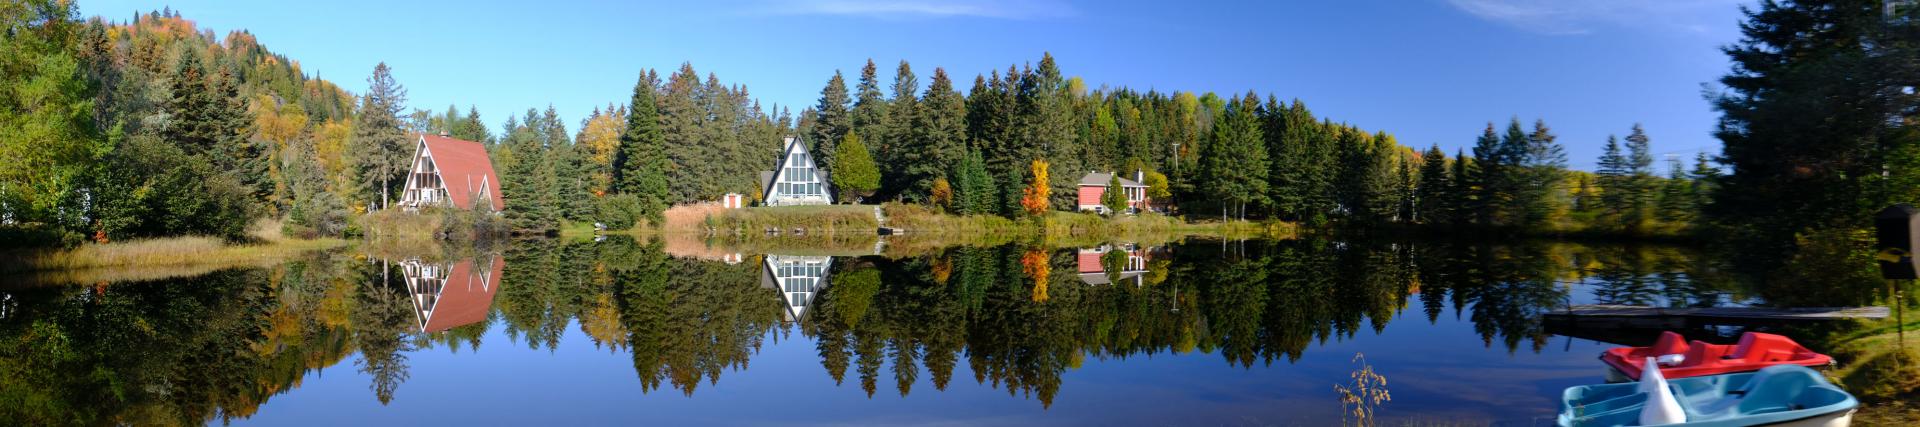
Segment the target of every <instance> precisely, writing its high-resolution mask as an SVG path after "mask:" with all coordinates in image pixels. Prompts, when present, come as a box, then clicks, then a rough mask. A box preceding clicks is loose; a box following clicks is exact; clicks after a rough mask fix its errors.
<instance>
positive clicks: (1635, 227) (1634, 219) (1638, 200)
mask: <svg viewBox="0 0 1920 427" xmlns="http://www.w3.org/2000/svg"><path fill="white" fill-rule="evenodd" d="M1651 141H1652V140H1651V139H1650V138H1648V137H1647V133H1646V131H1645V130H1643V129H1641V127H1640V124H1638V123H1635V124H1634V125H1633V132H1632V133H1631V134H1628V135H1627V157H1626V160H1627V163H1626V166H1627V176H1626V181H1625V182H1624V185H1623V186H1622V187H1621V188H1623V189H1625V190H1626V191H1623V192H1622V193H1623V194H1622V195H1621V197H1622V198H1623V200H1622V204H1621V206H1622V208H1623V212H1622V213H1621V221H1622V222H1623V224H1624V226H1625V227H1626V228H1627V230H1628V232H1630V233H1639V232H1640V231H1641V229H1642V228H1643V227H1644V226H1645V224H1646V221H1647V220H1649V219H1653V212H1652V210H1653V208H1654V202H1655V198H1656V197H1658V195H1659V188H1658V183H1657V182H1656V181H1657V179H1656V178H1655V177H1654V175H1653V148H1652V146H1651Z"/></svg>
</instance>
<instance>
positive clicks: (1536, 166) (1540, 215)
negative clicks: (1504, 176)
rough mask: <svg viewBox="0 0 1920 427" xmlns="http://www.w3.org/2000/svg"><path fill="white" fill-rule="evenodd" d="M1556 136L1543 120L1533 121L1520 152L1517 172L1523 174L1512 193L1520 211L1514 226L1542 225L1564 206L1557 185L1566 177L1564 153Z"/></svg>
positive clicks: (1529, 226)
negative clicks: (1514, 191)
mask: <svg viewBox="0 0 1920 427" xmlns="http://www.w3.org/2000/svg"><path fill="white" fill-rule="evenodd" d="M1556 139H1558V137H1556V136H1554V134H1553V130H1552V129H1550V128H1548V127H1547V122H1546V121H1545V120H1534V122H1533V131H1532V132H1530V133H1528V134H1527V137H1526V148H1525V150H1523V151H1522V152H1521V156H1522V157H1521V161H1520V167H1521V169H1520V171H1521V172H1522V173H1523V174H1524V175H1523V177H1522V179H1523V180H1522V181H1521V183H1520V186H1519V188H1518V189H1517V190H1516V193H1515V194H1516V196H1517V197H1518V200H1516V202H1517V206H1516V209H1517V210H1518V212H1520V213H1521V216H1520V217H1519V219H1520V222H1519V223H1518V224H1516V225H1519V226H1521V227H1523V228H1528V229H1532V228H1536V227H1539V226H1541V225H1543V224H1546V223H1547V222H1548V221H1549V220H1552V219H1553V216H1554V215H1555V213H1556V212H1559V211H1560V210H1562V208H1564V207H1565V205H1566V204H1565V199H1566V198H1565V196H1564V191H1562V190H1561V189H1560V188H1561V184H1562V181H1563V180H1565V179H1566V170H1567V153H1566V149H1565V148H1564V147H1561V146H1560V143H1559V142H1556Z"/></svg>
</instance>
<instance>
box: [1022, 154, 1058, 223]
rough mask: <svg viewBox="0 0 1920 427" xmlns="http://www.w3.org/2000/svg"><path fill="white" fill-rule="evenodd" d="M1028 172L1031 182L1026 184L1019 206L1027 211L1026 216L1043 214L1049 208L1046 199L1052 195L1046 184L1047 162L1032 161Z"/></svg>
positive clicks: (1051, 189)
mask: <svg viewBox="0 0 1920 427" xmlns="http://www.w3.org/2000/svg"><path fill="white" fill-rule="evenodd" d="M1029 172H1030V173H1029V174H1028V176H1031V177H1032V178H1033V180H1032V181H1030V182H1028V183H1027V190H1026V195H1024V196H1022V197H1020V206H1021V207H1023V208H1026V209H1027V214H1028V215H1036V216H1037V215H1041V214H1045V213H1047V209H1048V208H1049V207H1051V206H1050V205H1049V203H1048V200H1047V197H1049V196H1051V195H1052V193H1053V187H1050V186H1048V184H1047V161H1046V160H1037V159H1036V160H1034V161H1033V166H1032V168H1031V169H1030V170H1029Z"/></svg>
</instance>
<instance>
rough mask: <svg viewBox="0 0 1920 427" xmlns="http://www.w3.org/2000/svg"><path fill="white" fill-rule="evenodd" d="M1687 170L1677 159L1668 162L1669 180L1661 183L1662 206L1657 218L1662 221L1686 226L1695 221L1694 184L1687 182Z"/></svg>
mask: <svg viewBox="0 0 1920 427" xmlns="http://www.w3.org/2000/svg"><path fill="white" fill-rule="evenodd" d="M1687 181H1688V180H1687V169H1686V167H1685V166H1682V164H1681V163H1680V158H1678V157H1675V158H1672V159H1669V160H1668V162H1667V179H1665V180H1662V181H1661V182H1660V204H1659V210H1658V211H1657V215H1656V217H1657V218H1659V219H1660V221H1663V222H1667V223H1673V224H1685V223H1688V222H1692V221H1693V212H1694V206H1695V205H1697V204H1698V202H1697V201H1695V200H1694V199H1693V196H1694V193H1693V184H1692V183H1690V182H1687Z"/></svg>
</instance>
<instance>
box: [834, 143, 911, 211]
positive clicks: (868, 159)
mask: <svg viewBox="0 0 1920 427" xmlns="http://www.w3.org/2000/svg"><path fill="white" fill-rule="evenodd" d="M833 161H834V162H835V164H834V165H833V170H835V171H836V172H834V173H833V175H832V179H833V188H834V190H835V192H836V193H837V194H839V195H840V198H841V201H843V202H855V201H857V199H858V198H862V197H867V196H871V195H873V192H874V190H878V189H879V188H880V169H879V167H878V166H876V165H875V164H874V163H873V154H871V153H870V152H869V151H867V145H866V144H864V143H861V142H860V132H859V131H853V132H848V133H847V138H846V139H844V140H841V141H840V156H839V157H835V158H834V159H833ZM929 190H931V188H929Z"/></svg>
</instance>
